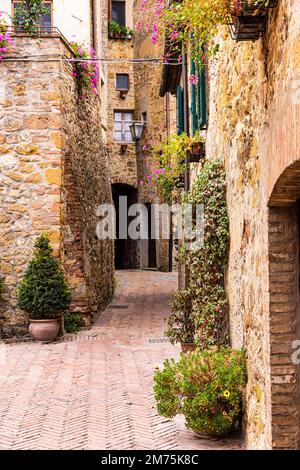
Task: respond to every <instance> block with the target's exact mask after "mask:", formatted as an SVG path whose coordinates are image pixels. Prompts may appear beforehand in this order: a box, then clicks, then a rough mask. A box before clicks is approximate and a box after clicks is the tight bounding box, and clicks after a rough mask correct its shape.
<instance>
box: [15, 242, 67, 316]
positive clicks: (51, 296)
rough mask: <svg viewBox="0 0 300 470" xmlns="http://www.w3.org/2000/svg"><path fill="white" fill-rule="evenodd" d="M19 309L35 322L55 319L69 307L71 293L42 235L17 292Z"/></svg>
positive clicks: (36, 243)
mask: <svg viewBox="0 0 300 470" xmlns="http://www.w3.org/2000/svg"><path fill="white" fill-rule="evenodd" d="M18 295H19V307H20V308H21V309H22V310H24V311H25V312H27V313H29V314H30V318H32V319H36V320H43V319H50V318H57V317H58V315H59V314H60V313H63V312H64V311H65V310H67V309H68V308H69V306H70V302H71V293H70V289H69V287H68V285H67V284H66V282H65V279H64V273H63V271H62V268H61V266H60V263H59V261H58V259H56V258H55V257H54V256H53V255H52V248H51V246H50V242H49V238H48V236H47V235H46V234H43V235H41V236H40V237H39V238H38V239H37V240H36V242H35V253H34V257H33V259H32V260H31V261H30V263H29V265H28V268H27V270H26V272H25V274H24V277H23V280H22V282H21V284H20V285H19V288H18Z"/></svg>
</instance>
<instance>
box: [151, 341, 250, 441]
mask: <svg viewBox="0 0 300 470" xmlns="http://www.w3.org/2000/svg"><path fill="white" fill-rule="evenodd" d="M154 382H155V385H154V396H155V399H156V402H157V411H158V413H159V414H160V415H161V416H164V417H166V418H173V417H174V416H176V415H177V414H183V415H184V416H185V420H186V425H187V427H188V428H189V429H192V430H193V431H195V432H196V433H205V434H208V435H212V436H219V437H221V436H225V435H227V434H229V433H230V432H231V431H233V430H234V429H235V426H236V424H237V422H238V421H239V420H240V418H241V414H242V398H243V391H244V388H245V385H246V382H247V373H246V360H245V353H244V351H243V350H233V349H229V348H228V349H225V348H224V349H221V350H219V351H216V350H209V351H199V350H197V351H195V352H192V353H188V354H182V355H181V359H180V360H179V362H175V360H174V359H167V360H166V361H165V362H164V366H163V369H162V370H159V369H158V370H157V371H156V373H155V375H154Z"/></svg>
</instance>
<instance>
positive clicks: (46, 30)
mask: <svg viewBox="0 0 300 470" xmlns="http://www.w3.org/2000/svg"><path fill="white" fill-rule="evenodd" d="M7 32H8V33H9V34H10V35H11V36H15V37H30V36H31V35H30V34H29V33H28V32H27V31H24V29H22V28H21V27H15V26H8V28H7ZM33 37H34V38H48V37H55V38H57V37H59V38H60V39H61V40H62V41H63V43H64V44H65V46H66V47H67V48H68V49H69V50H70V52H72V53H73V49H72V47H71V44H70V42H69V41H68V39H67V38H66V37H65V36H64V35H63V33H62V32H61V31H60V30H59V29H58V28H56V27H48V26H47V27H42V26H40V27H39V31H38V33H37V35H34V36H33Z"/></svg>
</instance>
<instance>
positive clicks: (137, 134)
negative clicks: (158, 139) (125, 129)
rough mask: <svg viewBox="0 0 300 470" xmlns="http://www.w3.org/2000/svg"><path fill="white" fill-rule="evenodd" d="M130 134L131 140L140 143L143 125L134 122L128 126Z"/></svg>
mask: <svg viewBox="0 0 300 470" xmlns="http://www.w3.org/2000/svg"><path fill="white" fill-rule="evenodd" d="M129 128H130V132H131V135H132V140H133V141H134V142H140V140H141V138H142V133H143V130H144V124H143V123H142V122H136V121H134V122H133V123H132V124H131V126H129Z"/></svg>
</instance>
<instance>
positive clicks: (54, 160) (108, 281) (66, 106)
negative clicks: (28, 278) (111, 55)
mask: <svg viewBox="0 0 300 470" xmlns="http://www.w3.org/2000/svg"><path fill="white" fill-rule="evenodd" d="M7 56H8V57H13V58H17V59H20V58H22V57H25V56H29V57H33V56H39V57H40V58H42V60H43V61H42V62H39V61H36V60H29V61H28V60H27V61H22V60H18V61H3V62H2V63H1V77H0V105H1V107H0V201H1V213H0V250H1V251H0V260H1V267H0V275H1V276H3V277H4V283H5V289H4V294H3V299H2V302H1V313H0V317H1V320H0V326H1V334H2V336H4V337H5V336H11V335H22V334H23V333H24V332H25V331H26V324H27V320H28V318H27V317H26V315H24V312H21V311H20V310H19V309H18V307H17V290H16V289H17V285H18V283H19V281H20V279H21V278H22V275H23V272H24V270H25V268H26V266H27V263H28V261H29V260H30V258H31V256H32V248H33V243H34V239H35V238H36V236H38V235H39V234H40V233H41V232H45V231H46V232H48V234H49V236H50V240H51V243H52V246H53V248H54V252H55V254H56V255H57V256H60V258H61V261H62V263H63V266H64V269H65V273H66V276H67V279H68V281H69V283H70V286H71V288H72V307H71V310H72V311H79V312H82V313H84V314H85V315H86V322H87V323H89V322H90V321H91V318H92V315H93V314H94V313H96V312H99V311H101V309H102V308H103V307H104V306H105V305H106V303H107V302H108V300H109V299H110V297H111V296H112V293H113V276H114V260H113V257H114V255H113V244H112V242H111V241H99V240H98V239H97V237H96V225H97V218H96V208H97V206H98V205H99V204H101V203H104V202H105V203H107V202H111V200H112V199H111V186H110V174H109V167H108V160H107V155H106V151H105V148H104V145H103V142H102V138H101V118H100V101H99V99H98V98H97V97H96V98H91V99H89V100H86V101H83V100H82V99H81V98H80V97H79V94H78V89H77V85H76V81H75V79H74V78H73V76H72V66H71V65H70V64H69V63H68V62H64V61H61V60H60V59H61V58H64V57H71V50H70V49H69V46H68V44H67V43H64V42H63V40H62V39H61V38H60V37H59V36H56V37H47V38H41V39H39V40H37V39H33V38H29V37H26V36H23V37H21V36H19V35H18V37H14V45H13V47H12V49H11V50H10V51H9V53H8V54H7ZM54 58H56V59H57V58H58V59H59V60H54V61H47V60H48V59H54ZM87 118H88V119H87Z"/></svg>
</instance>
